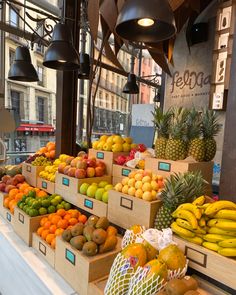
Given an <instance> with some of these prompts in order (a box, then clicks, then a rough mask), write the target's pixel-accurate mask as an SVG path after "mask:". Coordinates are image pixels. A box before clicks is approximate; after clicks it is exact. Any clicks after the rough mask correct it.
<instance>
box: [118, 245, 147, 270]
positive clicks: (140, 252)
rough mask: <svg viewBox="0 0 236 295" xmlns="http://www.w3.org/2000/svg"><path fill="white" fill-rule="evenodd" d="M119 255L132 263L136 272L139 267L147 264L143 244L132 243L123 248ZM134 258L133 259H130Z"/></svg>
mask: <svg viewBox="0 0 236 295" xmlns="http://www.w3.org/2000/svg"><path fill="white" fill-rule="evenodd" d="M121 254H122V255H123V256H124V257H125V258H127V259H129V260H130V261H132V262H133V265H132V266H133V268H134V269H135V270H136V269H137V268H138V267H139V266H144V265H145V264H146V262H147V252H146V249H145V247H144V245H143V244H138V243H134V244H131V245H129V246H127V247H125V248H124V249H123V250H122V251H121ZM130 258H134V259H132V260H131V259H130Z"/></svg>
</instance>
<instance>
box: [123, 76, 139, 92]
mask: <svg viewBox="0 0 236 295" xmlns="http://www.w3.org/2000/svg"><path fill="white" fill-rule="evenodd" d="M123 93H127V94H138V93H139V87H138V85H137V82H136V75H135V74H132V73H129V75H128V80H127V82H126V84H125V86H124V88H123Z"/></svg>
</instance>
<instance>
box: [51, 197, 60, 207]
mask: <svg viewBox="0 0 236 295" xmlns="http://www.w3.org/2000/svg"><path fill="white" fill-rule="evenodd" d="M59 203H60V202H59V201H58V200H56V199H55V198H54V199H52V200H51V204H52V205H53V206H57V205H58V204H59Z"/></svg>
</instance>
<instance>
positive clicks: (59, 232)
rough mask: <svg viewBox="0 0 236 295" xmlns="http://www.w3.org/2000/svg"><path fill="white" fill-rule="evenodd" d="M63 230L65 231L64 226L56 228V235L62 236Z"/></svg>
mask: <svg viewBox="0 0 236 295" xmlns="http://www.w3.org/2000/svg"><path fill="white" fill-rule="evenodd" d="M63 231H64V229H63V228H58V229H56V231H55V235H56V236H60V235H61V234H62V233H63Z"/></svg>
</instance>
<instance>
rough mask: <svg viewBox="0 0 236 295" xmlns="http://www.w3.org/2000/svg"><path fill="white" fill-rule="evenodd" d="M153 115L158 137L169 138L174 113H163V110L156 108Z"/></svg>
mask: <svg viewBox="0 0 236 295" xmlns="http://www.w3.org/2000/svg"><path fill="white" fill-rule="evenodd" d="M152 115H153V118H154V120H153V123H154V125H155V127H156V130H157V133H158V137H165V138H168V137H169V125H170V120H171V116H172V113H171V112H170V110H168V111H167V112H165V113H164V112H163V111H162V110H161V108H158V107H156V108H155V109H154V112H152Z"/></svg>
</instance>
